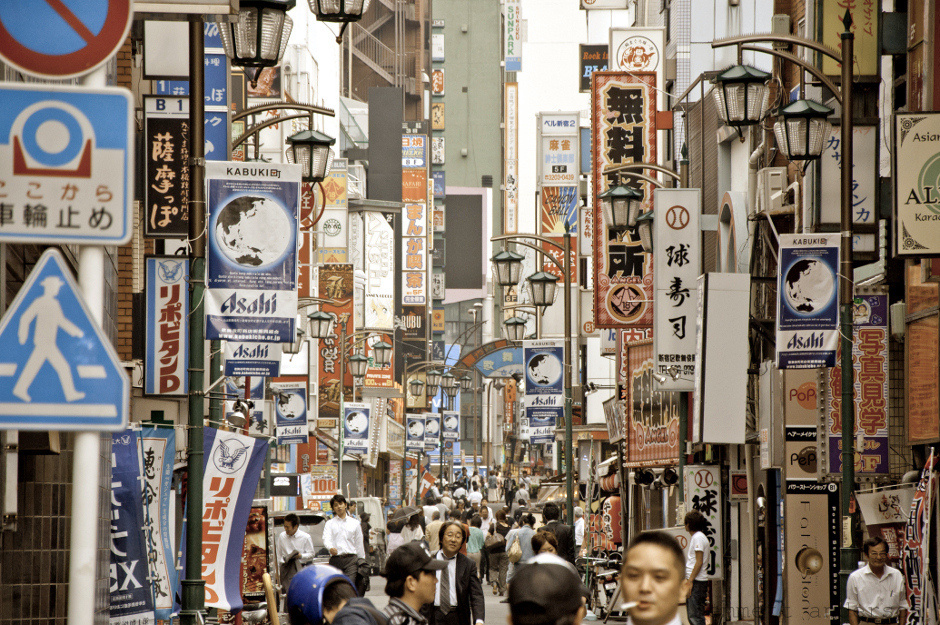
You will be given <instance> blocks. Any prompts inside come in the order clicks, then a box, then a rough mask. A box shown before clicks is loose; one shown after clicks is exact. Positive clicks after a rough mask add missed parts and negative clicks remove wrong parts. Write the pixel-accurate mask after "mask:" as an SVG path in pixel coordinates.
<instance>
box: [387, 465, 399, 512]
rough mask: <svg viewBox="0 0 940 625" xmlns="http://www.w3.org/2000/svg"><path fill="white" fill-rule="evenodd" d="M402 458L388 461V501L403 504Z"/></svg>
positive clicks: (393, 504) (390, 503)
mask: <svg viewBox="0 0 940 625" xmlns="http://www.w3.org/2000/svg"><path fill="white" fill-rule="evenodd" d="M401 464H402V461H401V460H396V459H394V458H392V459H391V460H390V461H389V463H388V503H389V505H392V506H399V505H401Z"/></svg>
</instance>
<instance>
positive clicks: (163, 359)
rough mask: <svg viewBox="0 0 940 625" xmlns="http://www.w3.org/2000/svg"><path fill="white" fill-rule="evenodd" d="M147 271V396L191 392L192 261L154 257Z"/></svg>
mask: <svg viewBox="0 0 940 625" xmlns="http://www.w3.org/2000/svg"><path fill="white" fill-rule="evenodd" d="M145 264H146V268H147V276H146V284H147V289H146V292H147V312H146V318H147V323H146V335H147V338H146V342H145V344H146V350H145V357H144V393H145V394H147V395H161V396H164V397H167V396H184V395H186V394H187V393H188V392H189V283H188V280H189V261H188V260H187V259H185V258H179V257H175V256H160V257H156V256H151V257H148V258H147V259H146V261H145Z"/></svg>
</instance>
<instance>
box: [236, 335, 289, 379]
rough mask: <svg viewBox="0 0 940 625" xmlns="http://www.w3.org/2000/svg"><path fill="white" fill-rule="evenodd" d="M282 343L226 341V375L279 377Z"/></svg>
mask: <svg viewBox="0 0 940 625" xmlns="http://www.w3.org/2000/svg"><path fill="white" fill-rule="evenodd" d="M282 353H283V348H282V347H281V344H280V343H239V342H236V341H226V342H225V375H250V376H258V377H263V378H274V377H277V376H278V374H279V373H280V370H281V354H282Z"/></svg>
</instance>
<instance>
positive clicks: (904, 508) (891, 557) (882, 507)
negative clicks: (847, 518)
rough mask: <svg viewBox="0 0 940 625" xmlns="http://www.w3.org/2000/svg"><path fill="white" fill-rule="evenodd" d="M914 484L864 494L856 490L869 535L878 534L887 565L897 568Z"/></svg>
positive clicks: (912, 497) (912, 499) (856, 498)
mask: <svg viewBox="0 0 940 625" xmlns="http://www.w3.org/2000/svg"><path fill="white" fill-rule="evenodd" d="M915 488H916V487H915V485H914V484H906V485H904V486H900V487H896V488H891V487H889V488H885V489H882V490H877V491H872V492H868V493H863V492H856V493H855V500H856V501H857V502H858V508H859V510H860V511H861V513H862V519H863V520H864V521H865V528H866V529H867V530H868V533H869V534H870V535H872V536H881V537H882V538H884V539H885V542H886V543H888V564H890V565H891V566H893V567H894V568H900V567H901V565H900V564H899V562H898V561H899V560H900V559H901V550H902V547H903V545H904V528H905V526H906V525H907V521H908V517H909V516H910V513H911V503H912V502H913V501H914V490H915Z"/></svg>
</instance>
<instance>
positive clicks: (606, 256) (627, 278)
mask: <svg viewBox="0 0 940 625" xmlns="http://www.w3.org/2000/svg"><path fill="white" fill-rule="evenodd" d="M591 82H592V87H591V134H592V141H591V170H592V174H593V177H594V188H593V193H594V219H593V221H594V321H595V324H596V326H597V327H598V328H612V327H622V326H625V325H645V326H649V325H652V324H653V256H652V254H647V253H645V252H644V251H643V248H642V246H641V245H640V237H639V234H638V233H637V229H636V228H631V229H627V230H623V231H617V230H611V229H609V228H608V227H607V223H606V222H605V220H604V215H603V214H602V212H601V210H600V203H599V202H598V200H597V196H598V195H599V194H600V193H602V192H604V191H606V190H607V189H608V188H609V187H610V186H612V185H614V184H618V183H619V182H620V181H621V177H620V175H619V174H606V175H605V174H604V171H605V170H606V169H608V168H609V167H612V166H615V165H624V164H628V163H644V162H645V163H655V162H656V92H655V88H656V74H655V73H649V72H631V73H629V74H628V73H626V72H594V73H593V74H592V75H591ZM622 180H623V181H624V182H625V183H626V184H632V185H634V186H638V187H641V188H642V191H643V194H644V198H645V199H644V202H643V210H644V211H649V210H652V207H653V190H652V187H651V186H650V185H649V183H646V182H641V181H638V180H635V179H634V180H632V181H631V179H630V177H629V176H624V177H623V178H622Z"/></svg>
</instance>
